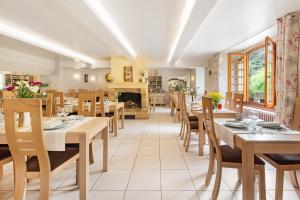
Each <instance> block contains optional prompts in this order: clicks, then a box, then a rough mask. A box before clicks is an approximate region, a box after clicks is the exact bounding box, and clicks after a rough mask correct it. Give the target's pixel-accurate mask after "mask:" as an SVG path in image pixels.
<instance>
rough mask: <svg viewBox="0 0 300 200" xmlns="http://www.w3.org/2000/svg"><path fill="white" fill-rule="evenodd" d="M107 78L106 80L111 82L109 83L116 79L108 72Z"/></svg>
mask: <svg viewBox="0 0 300 200" xmlns="http://www.w3.org/2000/svg"><path fill="white" fill-rule="evenodd" d="M105 80H106V81H107V82H109V83H111V82H113V80H114V79H113V78H112V75H111V73H107V74H106V75H105Z"/></svg>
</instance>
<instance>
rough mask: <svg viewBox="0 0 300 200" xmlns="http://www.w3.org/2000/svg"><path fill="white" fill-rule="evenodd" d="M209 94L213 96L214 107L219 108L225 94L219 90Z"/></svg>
mask: <svg viewBox="0 0 300 200" xmlns="http://www.w3.org/2000/svg"><path fill="white" fill-rule="evenodd" d="M208 96H209V97H211V98H212V103H213V107H214V109H217V108H218V105H219V103H221V100H222V99H223V98H224V97H223V95H222V94H221V93H219V92H212V93H210V94H209V95H208Z"/></svg>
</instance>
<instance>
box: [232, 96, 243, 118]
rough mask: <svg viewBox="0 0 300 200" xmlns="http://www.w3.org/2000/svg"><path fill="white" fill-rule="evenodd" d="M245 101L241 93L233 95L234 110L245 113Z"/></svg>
mask: <svg viewBox="0 0 300 200" xmlns="http://www.w3.org/2000/svg"><path fill="white" fill-rule="evenodd" d="M243 99H244V94H241V93H234V94H233V100H232V109H233V110H234V111H236V112H239V113H242V112H243Z"/></svg>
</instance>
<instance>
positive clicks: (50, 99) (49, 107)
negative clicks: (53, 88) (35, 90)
mask: <svg viewBox="0 0 300 200" xmlns="http://www.w3.org/2000/svg"><path fill="white" fill-rule="evenodd" d="M52 111H53V93H48V94H47V99H46V110H43V116H44V117H52Z"/></svg>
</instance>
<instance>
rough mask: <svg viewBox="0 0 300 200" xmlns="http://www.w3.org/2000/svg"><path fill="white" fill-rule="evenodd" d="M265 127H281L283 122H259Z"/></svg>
mask: <svg viewBox="0 0 300 200" xmlns="http://www.w3.org/2000/svg"><path fill="white" fill-rule="evenodd" d="M257 124H259V125H261V126H263V127H269V128H281V124H280V123H279V122H259V123H257Z"/></svg>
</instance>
